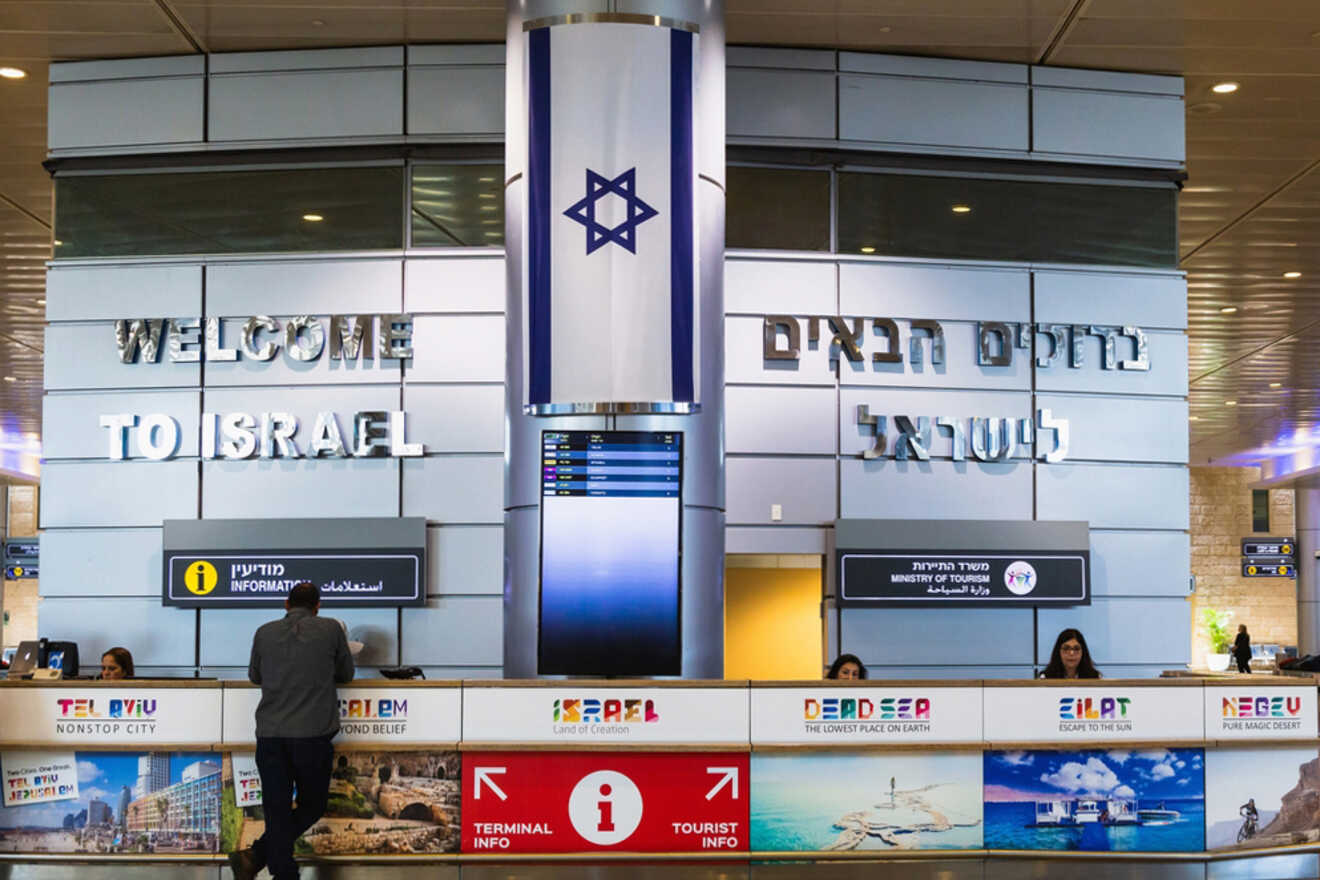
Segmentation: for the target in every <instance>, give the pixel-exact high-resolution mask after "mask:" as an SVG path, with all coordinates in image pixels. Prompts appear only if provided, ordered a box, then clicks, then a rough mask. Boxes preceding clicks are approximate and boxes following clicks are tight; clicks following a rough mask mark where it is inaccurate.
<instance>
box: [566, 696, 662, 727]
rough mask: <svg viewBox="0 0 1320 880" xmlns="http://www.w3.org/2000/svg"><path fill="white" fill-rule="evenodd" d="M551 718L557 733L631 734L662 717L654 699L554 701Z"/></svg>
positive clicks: (592, 698) (593, 698)
mask: <svg viewBox="0 0 1320 880" xmlns="http://www.w3.org/2000/svg"><path fill="white" fill-rule="evenodd" d="M552 718H553V720H554V723H555V730H554V732H555V733H562V734H569V735H581V734H583V733H623V734H628V733H632V732H633V731H634V730H636V729H637V725H639V724H655V723H656V722H658V721H659V720H660V713H659V712H658V711H656V708H655V700H645V699H636V700H628V699H624V700H615V699H608V700H598V699H596V698H595V697H591V698H588V699H579V700H573V699H564V700H555V703H554V710H553V713H552Z"/></svg>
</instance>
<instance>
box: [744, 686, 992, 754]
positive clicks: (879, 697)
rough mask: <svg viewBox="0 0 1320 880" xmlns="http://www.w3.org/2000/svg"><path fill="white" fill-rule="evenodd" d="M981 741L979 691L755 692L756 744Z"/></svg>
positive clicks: (830, 689) (833, 689)
mask: <svg viewBox="0 0 1320 880" xmlns="http://www.w3.org/2000/svg"><path fill="white" fill-rule="evenodd" d="M980 739H981V688H979V687H909V688H894V687H868V686H856V687H852V686H850V687H812V688H769V687H765V688H758V687H753V688H752V742H753V743H886V742H891V743H920V742H928V743H941V742H976V741H979V740H980Z"/></svg>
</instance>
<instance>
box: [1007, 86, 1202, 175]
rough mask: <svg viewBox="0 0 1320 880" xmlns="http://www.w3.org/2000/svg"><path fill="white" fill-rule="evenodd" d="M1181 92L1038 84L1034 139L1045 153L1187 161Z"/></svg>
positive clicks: (1034, 98) (1033, 94)
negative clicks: (1147, 92) (1128, 91)
mask: <svg viewBox="0 0 1320 880" xmlns="http://www.w3.org/2000/svg"><path fill="white" fill-rule="evenodd" d="M1182 107H1183V100H1182V97H1181V96H1178V97H1174V96H1166V95H1134V94H1117V93H1113V92H1099V91H1095V92H1089V91H1080V90H1076V89H1054V88H1046V87H1043V86H1039V85H1037V86H1033V88H1032V90H1031V133H1032V138H1033V140H1032V145H1033V146H1034V147H1035V149H1036V151H1037V152H1040V153H1059V154H1067V155H1076V156H1088V157H1089V156H1113V157H1115V158H1118V159H1128V160H1150V159H1154V160H1162V161H1166V162H1182V161H1183V159H1184V158H1186V151H1185V147H1184V143H1185V140H1186V138H1185V133H1184V120H1183V113H1182Z"/></svg>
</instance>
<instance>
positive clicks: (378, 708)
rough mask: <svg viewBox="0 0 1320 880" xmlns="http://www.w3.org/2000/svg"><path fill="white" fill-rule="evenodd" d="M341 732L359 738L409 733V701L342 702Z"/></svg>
mask: <svg viewBox="0 0 1320 880" xmlns="http://www.w3.org/2000/svg"><path fill="white" fill-rule="evenodd" d="M339 732H340V733H344V734H357V735H359V736H380V735H382V734H384V735H387V736H401V735H403V734H405V733H407V732H408V701H407V700H394V699H389V698H384V699H357V698H354V699H351V700H340V701H339Z"/></svg>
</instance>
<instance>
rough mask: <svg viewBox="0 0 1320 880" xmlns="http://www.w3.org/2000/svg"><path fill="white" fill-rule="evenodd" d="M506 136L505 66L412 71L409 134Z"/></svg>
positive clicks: (472, 137)
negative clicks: (504, 134)
mask: <svg viewBox="0 0 1320 880" xmlns="http://www.w3.org/2000/svg"><path fill="white" fill-rule="evenodd" d="M503 133H504V63H503V58H501V59H500V63H499V64H490V65H482V66H474V67H416V66H410V67H409V68H408V134H410V135H451V136H453V135H461V136H463V137H464V139H475V138H478V137H480V136H482V135H485V136H486V137H492V138H498V137H501V136H502V135H503Z"/></svg>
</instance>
